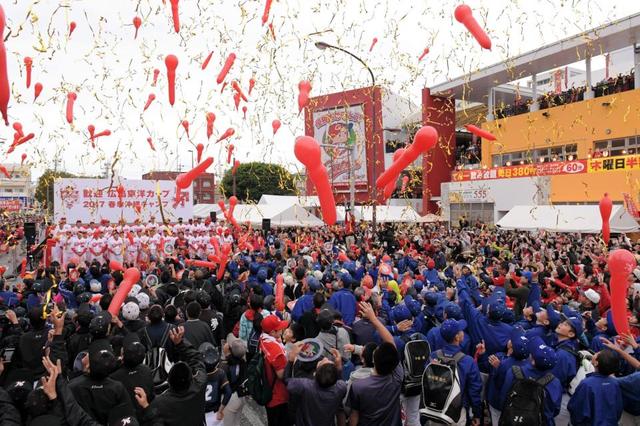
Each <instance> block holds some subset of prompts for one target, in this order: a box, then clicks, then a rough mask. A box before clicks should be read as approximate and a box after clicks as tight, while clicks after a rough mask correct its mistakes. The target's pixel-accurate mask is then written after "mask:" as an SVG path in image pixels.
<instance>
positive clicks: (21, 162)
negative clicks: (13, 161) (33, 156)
mask: <svg viewBox="0 0 640 426" xmlns="http://www.w3.org/2000/svg"><path fill="white" fill-rule="evenodd" d="M21 158H22V161H20V165H21V166H22V165H23V164H24V161H25V160H26V159H27V154H24V153H23V154H22V155H21Z"/></svg>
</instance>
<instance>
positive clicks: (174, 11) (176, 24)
mask: <svg viewBox="0 0 640 426" xmlns="http://www.w3.org/2000/svg"><path fill="white" fill-rule="evenodd" d="M169 1H170V2H171V16H172V17H173V29H174V30H175V31H176V32H177V33H179V32H180V15H179V14H178V0H169Z"/></svg>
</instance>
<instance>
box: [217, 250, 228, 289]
mask: <svg viewBox="0 0 640 426" xmlns="http://www.w3.org/2000/svg"><path fill="white" fill-rule="evenodd" d="M230 254H231V245H230V244H229V243H224V244H223V245H222V250H221V254H220V265H219V266H218V274H217V278H218V281H220V280H222V278H223V277H224V271H225V269H226V268H227V262H228V261H229V255H230Z"/></svg>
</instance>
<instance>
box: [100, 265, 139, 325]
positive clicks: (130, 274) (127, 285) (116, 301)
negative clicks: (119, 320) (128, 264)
mask: <svg viewBox="0 0 640 426" xmlns="http://www.w3.org/2000/svg"><path fill="white" fill-rule="evenodd" d="M138 281H140V271H139V270H138V268H129V269H127V270H126V271H124V277H123V279H122V282H121V283H120V285H119V286H118V291H116V294H114V296H113V299H111V303H110V304H109V309H108V311H109V312H110V313H111V315H113V316H114V317H115V316H118V312H120V307H121V306H122V303H123V302H124V300H125V299H126V298H127V296H128V295H129V292H130V291H131V288H132V287H133V286H134V285H135V284H136V283H137V282H138Z"/></svg>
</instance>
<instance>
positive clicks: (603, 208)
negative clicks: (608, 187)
mask: <svg viewBox="0 0 640 426" xmlns="http://www.w3.org/2000/svg"><path fill="white" fill-rule="evenodd" d="M599 207H600V217H601V218H602V239H603V240H604V243H605V244H607V245H608V244H609V237H610V236H611V228H610V227H609V218H611V209H612V208H613V202H612V201H611V198H609V194H608V193H606V192H605V194H604V197H602V199H601V200H600V206H599Z"/></svg>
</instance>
